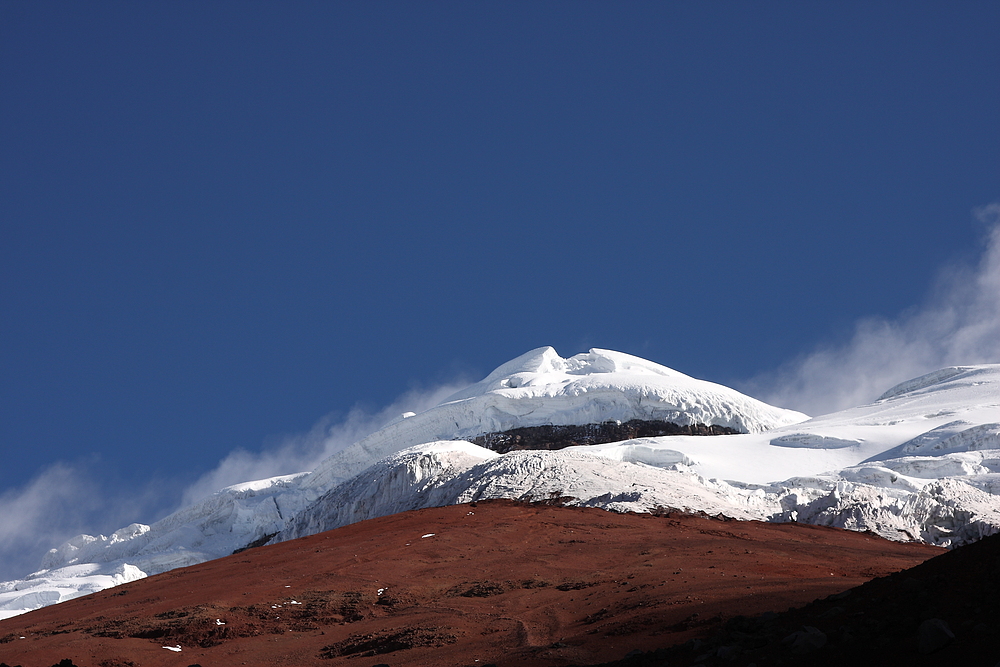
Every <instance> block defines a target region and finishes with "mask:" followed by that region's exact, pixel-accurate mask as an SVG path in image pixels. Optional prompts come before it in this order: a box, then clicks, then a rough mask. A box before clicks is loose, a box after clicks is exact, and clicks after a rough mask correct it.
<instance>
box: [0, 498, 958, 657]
mask: <svg viewBox="0 0 1000 667" xmlns="http://www.w3.org/2000/svg"><path fill="white" fill-rule="evenodd" d="M428 534H433V535H432V536H430V537H424V536H425V535H428ZM941 552H942V550H941V549H936V548H933V547H928V546H924V545H919V544H900V543H896V542H888V541H885V540H882V539H879V538H877V537H875V536H872V535H866V534H861V533H852V532H848V531H841V530H835V529H830V528H820V527H815V526H806V525H798V524H766V523H756V522H737V521H721V520H716V519H710V518H707V517H697V516H688V515H668V516H650V515H635V514H625V515H622V514H612V513H608V512H605V511H603V510H596V509H578V508H564V507H553V506H547V505H538V504H533V505H527V504H517V503H513V502H507V501H491V502H480V503H478V505H457V506H452V507H442V508H434V509H427V510H420V511H416V512H407V513H403V514H397V515H394V516H389V517H383V518H380V519H374V520H371V521H365V522H362V523H358V524H354V525H351V526H346V527H344V528H340V529H337V530H334V531H330V532H327V533H322V534H319V535H313V536H310V537H305V538H302V539H299V540H295V541H292V542H287V543H284V544H278V545H275V546H271V547H261V548H258V549H252V550H249V551H246V552H243V553H240V554H236V555H234V556H230V557H227V558H222V559H219V560H215V561H211V562H208V563H203V564H201V565H196V566H194V567H189V568H183V569H179V570H174V571H171V572H167V573H164V574H161V575H157V576H154V577H149V578H147V579H143V580H141V581H137V582H133V583H130V584H126V585H123V586H119V587H117V588H114V589H109V590H106V591H101V592H99V593H95V594H93V595H90V596H87V597H84V598H79V599H77V600H71V601H69V602H65V603H62V604H59V605H54V606H51V607H46V608H44V609H39V610H37V611H34V612H31V613H28V614H24V615H22V616H17V617H14V618H11V619H8V620H6V621H3V622H0V661H3V662H6V663H8V664H10V665H18V664H20V665H24V667H48V666H49V665H52V664H54V663H57V662H59V661H60V660H63V659H66V658H69V659H71V660H72V661H73V662H74V664H76V665H78V666H79V667H126V666H131V665H142V666H143V667H157V666H160V665H162V666H171V667H173V666H178V667H185V666H187V665H194V664H199V665H203V666H204V667H228V666H230V665H317V666H320V665H321V666H323V667H335V666H337V665H350V666H356V667H371V666H372V665H376V664H380V663H386V664H390V665H393V666H396V665H412V666H417V667H419V666H428V667H430V666H434V667H447V666H449V665H455V666H459V665H461V666H469V667H473V666H480V667H482V666H485V665H488V664H495V665H502V666H504V667H515V666H520V665H540V666H548V665H551V666H557V665H570V664H594V663H598V662H604V661H609V660H614V659H619V658H621V657H623V656H625V655H626V654H628V653H629V652H631V651H634V650H640V651H650V650H653V649H656V648H660V647H664V646H670V645H675V644H679V643H682V642H685V641H687V640H690V639H692V638H695V637H705V636H708V635H709V634H710V633H711V632H712V631H716V630H718V629H719V628H720V627H722V626H723V623H724V622H725V621H726V620H727V619H729V618H732V617H734V616H737V615H744V616H751V615H756V614H760V613H762V612H765V611H769V610H785V609H788V608H789V607H792V606H800V605H803V604H806V603H808V602H810V601H813V600H815V599H817V598H823V597H826V596H828V595H830V594H834V593H838V592H841V591H844V590H847V589H849V588H852V587H854V586H858V585H859V584H862V583H864V582H865V581H867V580H869V579H871V578H873V577H878V576H882V575H886V574H889V573H891V572H896V571H898V570H902V569H904V568H908V567H911V566H913V565H916V564H918V563H921V562H923V561H925V560H927V559H928V558H931V557H933V556H936V555H938V554H940V553H941ZM380 589H382V592H381V594H380V593H379V590H380ZM217 619H218V622H222V623H224V624H225V625H219V624H218V622H217ZM21 637H23V639H21ZM177 645H180V647H181V649H182V650H181V651H180V652H173V651H169V650H166V649H164V648H162V647H164V646H177Z"/></svg>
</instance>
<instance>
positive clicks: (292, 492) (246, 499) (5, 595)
mask: <svg viewBox="0 0 1000 667" xmlns="http://www.w3.org/2000/svg"><path fill="white" fill-rule="evenodd" d="M630 419H647V420H648V419H663V420H666V421H672V422H675V423H679V424H695V423H704V424H716V425H721V426H729V427H732V428H734V429H738V430H740V431H743V432H744V433H743V434H742V435H731V436H712V437H706V436H672V437H658V438H639V439H635V440H628V441H625V442H618V443H608V444H602V445H593V446H580V447H571V448H567V449H563V450H559V451H515V452H511V453H508V454H505V455H502V456H501V455H498V454H497V453H495V452H493V451H490V450H488V449H485V448H483V447H479V446H477V445H475V444H472V443H471V442H468V441H467V439H469V438H473V437H475V436H477V435H481V434H485V433H490V432H496V431H503V430H509V429H511V428H517V427H524V426H538V425H547V424H552V425H578V424H591V423H599V422H604V421H609V420H620V421H627V420H630ZM996 494H1000V365H985V366H963V367H954V368H948V369H942V370H940V371H936V372H935V373H931V374H928V375H926V376H923V377H920V378H915V379H913V380H910V381H908V382H904V383H902V384H900V385H897V386H896V387H893V388H891V389H889V390H888V391H886V392H885V394H883V396H882V397H880V398H879V399H878V400H877V401H875V402H874V403H871V404H868V405H863V406H858V407H856V408H851V409H849V410H844V411H842V412H838V413H834V414H830V415H824V416H821V417H817V418H814V419H808V418H807V417H806V416H805V415H802V414H800V413H796V412H792V411H788V410H783V409H781V408H776V407H773V406H769V405H766V404H764V403H761V402H760V401H756V400H755V399H752V398H749V397H747V396H744V395H742V394H740V393H738V392H736V391H734V390H731V389H728V388H726V387H722V386H720V385H716V384H712V383H709V382H704V381H702V380H696V379H694V378H690V377H688V376H686V375H683V374H681V373H678V372H676V371H673V370H671V369H669V368H666V367H663V366H660V365H658V364H654V363H652V362H649V361H645V360H643V359H639V358H637V357H633V356H630V355H627V354H622V353H618V352H611V351H607V350H596V349H595V350H591V351H590V352H589V353H585V354H579V355H576V356H574V357H570V358H568V359H563V358H561V357H559V356H558V355H557V354H556V352H555V350H553V349H552V348H539V349H537V350H533V351H531V352H529V353H527V354H525V355H522V356H521V357H518V358H517V359H514V360H513V361H510V362H508V363H506V364H504V365H503V366H501V367H500V368H498V369H497V370H495V371H494V372H493V373H491V374H490V375H489V376H487V377H486V378H485V379H484V380H482V381H481V382H479V383H476V384H475V385H472V386H471V387H469V388H468V389H466V390H463V391H462V392H459V393H458V394H455V395H454V396H452V397H450V398H448V399H447V400H445V401H444V402H442V403H441V404H440V405H438V406H436V407H434V408H432V409H430V410H427V411H425V412H422V413H419V414H413V413H404V414H403V415H401V416H400V417H399V418H398V419H397V420H396V421H394V422H393V423H390V424H389V425H387V426H385V427H384V428H382V429H380V430H379V431H377V432H375V433H373V434H372V435H370V436H368V437H366V438H364V439H363V440H361V441H359V442H358V443H357V444H355V445H353V446H351V447H349V448H347V449H346V450H343V451H342V452H340V453H338V454H336V455H334V456H332V457H330V458H329V459H327V460H326V461H324V462H323V463H322V464H320V466H319V467H318V468H317V469H316V470H314V471H312V472H311V473H301V474H299V475H291V476H285V477H277V478H272V479H267V480H257V481H252V482H246V483H243V484H237V485H234V486H231V487H228V488H226V489H222V490H220V491H218V492H217V493H215V494H213V495H211V496H209V497H208V498H205V499H204V500H202V501H200V502H199V503H196V504H195V505H193V506H191V507H187V508H184V509H182V510H180V511H178V512H175V513H174V514H171V515H170V516H168V517H166V518H164V519H161V520H160V521H157V522H156V523H154V524H152V525H149V526H147V525H143V524H132V525H130V526H127V527H125V528H122V529H121V530H118V531H116V532H114V533H113V534H111V535H110V536H89V535H80V536H77V537H75V538H73V539H72V540H69V541H68V542H66V543H65V544H63V545H61V546H59V547H57V548H55V549H53V550H52V551H50V552H49V554H47V555H46V557H45V559H44V561H43V563H42V569H41V570H39V571H38V572H35V573H33V574H31V575H28V576H27V577H25V578H24V579H21V580H17V581H11V582H4V583H0V617H6V616H11V615H14V614H17V613H21V612H23V611H26V610H29V609H33V608H37V607H40V606H44V605H47V604H52V603H55V602H59V601H62V600H66V599H70V598H72V597H77V596H79V595H85V594H87V593H89V592H93V591H96V590H100V589H102V588H107V587H109V586H114V585H118V584H121V583H126V582H128V581H134V580H135V579H138V578H141V577H144V576H146V575H148V574H154V573H157V572H163V571H166V570H169V569H172V568H175V567H180V566H184V565H190V564H194V563H199V562H202V561H205V560H208V559H211V558H217V557H219V556H224V555H228V554H229V553H232V551H234V550H235V549H237V548H241V547H245V546H247V545H248V544H249V543H251V542H255V541H260V540H262V539H264V538H266V537H267V536H270V535H272V534H277V536H276V537H274V538H273V540H272V541H279V540H285V539H291V538H294V537H299V536H302V535H308V534H312V533H315V532H319V531H322V530H327V529H330V528H334V527H337V526H341V525H345V524H348V523H352V522H355V521H360V520H363V519H368V518H372V517H377V516H382V515H386V514H391V513H395V512H401V511H406V510H410V509H418V508H422V507H432V506H440V505H447V504H453V503H461V502H468V501H474V500H482V499H486V498H514V499H523V500H528V499H531V500H536V501H539V500H541V501H548V502H561V503H566V504H570V505H579V506H590V507H601V508H605V509H608V510H613V511H640V512H643V511H647V512H648V511H654V510H657V509H660V508H677V509H682V510H687V511H703V512H707V513H709V514H718V513H723V514H726V515H728V516H731V517H734V518H738V519H762V520H771V521H788V520H797V521H804V522H810V523H817V524H823V525H835V526H842V527H845V528H851V529H857V530H873V531H875V532H878V533H880V534H882V535H885V536H887V537H890V538H893V539H919V540H923V541H926V542H929V543H933V544H944V545H948V544H960V543H963V542H967V541H970V540H974V539H978V538H979V537H981V536H983V535H988V534H991V533H994V532H997V531H998V530H1000V502H998V497H997V495H996ZM430 536H432V534H430V533H429V534H427V535H424V536H423V537H430Z"/></svg>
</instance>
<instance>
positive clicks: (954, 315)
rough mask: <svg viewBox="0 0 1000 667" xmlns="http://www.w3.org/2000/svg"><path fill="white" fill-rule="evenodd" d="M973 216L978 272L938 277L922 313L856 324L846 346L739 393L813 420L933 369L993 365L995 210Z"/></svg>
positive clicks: (998, 305)
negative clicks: (980, 244) (979, 237)
mask: <svg viewBox="0 0 1000 667" xmlns="http://www.w3.org/2000/svg"><path fill="white" fill-rule="evenodd" d="M973 214H974V215H975V217H976V218H977V219H978V220H979V221H980V223H982V224H983V226H984V229H985V235H984V248H983V252H982V255H981V257H980V258H979V262H978V264H977V265H975V266H959V267H951V268H948V269H945V270H943V271H942V272H941V275H940V276H939V279H938V282H937V285H936V287H935V289H934V290H933V291H932V294H931V295H930V296H929V297H928V299H927V301H926V303H924V304H923V305H922V306H919V307H916V308H912V309H910V310H908V311H906V312H904V313H903V314H901V315H900V316H898V317H896V318H894V319H886V318H878V317H871V318H866V319H863V320H861V321H859V322H858V323H857V324H856V326H855V330H854V334H853V336H852V337H851V339H850V340H849V341H848V342H847V343H845V344H842V345H839V346H830V347H826V348H822V349H818V350H816V351H814V352H812V353H811V354H808V355H804V356H803V357H801V358H799V359H796V360H794V361H791V362H789V363H787V364H786V365H784V366H783V367H782V368H780V369H778V370H777V371H775V372H773V373H768V374H764V375H761V376H758V377H756V378H754V379H753V380H751V381H749V382H747V383H746V384H745V386H744V387H743V389H744V390H745V391H747V392H748V393H750V394H752V395H754V396H756V397H758V398H760V399H762V400H764V401H767V402H769V403H772V404H775V405H780V406H783V407H789V408H794V409H796V410H801V411H803V412H805V413H807V414H811V415H819V414H824V413H829V412H833V411H836V410H841V409H844V408H848V407H851V406H854V405H861V404H864V403H868V402H871V401H873V400H875V399H876V398H878V397H879V395H881V394H882V393H883V392H884V391H885V390H886V389H889V388H890V387H892V386H893V385H895V384H897V383H899V382H902V381H903V380H907V379H910V378H913V377H917V376H919V375H923V374H924V373H928V372H930V371H933V370H937V369H938V368H943V367H946V366H956V365H963V364H982V363H1000V203H992V204H988V205H986V206H983V207H980V208H977V209H976V210H975V211H973Z"/></svg>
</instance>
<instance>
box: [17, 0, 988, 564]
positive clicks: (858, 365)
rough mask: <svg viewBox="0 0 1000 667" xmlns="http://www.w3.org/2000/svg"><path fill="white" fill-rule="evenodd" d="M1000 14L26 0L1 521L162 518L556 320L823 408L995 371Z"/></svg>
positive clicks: (488, 365)
mask: <svg viewBox="0 0 1000 667" xmlns="http://www.w3.org/2000/svg"><path fill="white" fill-rule="evenodd" d="M998 27H1000V5H998V4H997V3H995V2H963V3H949V2H935V3H923V2H915V3H907V4H906V6H905V8H904V7H903V6H902V5H900V4H899V3H896V2H838V3H799V2H770V3H746V2H684V3H681V2H651V3H646V2H629V3H611V2H606V3H592V2H579V1H575V2H548V3H535V2H505V3H496V2H478V3H467V2H455V3H448V2H434V3H427V2H424V3H419V2H407V3H402V2H399V3H397V2H363V3H361V2H358V3H354V2H342V3H333V2H290V3H256V2H221V1H220V2H214V3H200V2H171V3H130V2H103V3H75V2H65V3H56V2H37V1H33V2H13V1H10V0H3V1H2V2H0V92H2V94H0V448H2V452H3V456H4V465H3V466H0V507H2V508H3V509H4V512H3V514H5V515H6V516H7V517H8V518H6V519H3V520H0V535H4V536H9V535H13V534H15V533H18V531H21V532H23V531H25V530H28V528H26V526H37V524H38V521H39V520H42V521H44V523H45V525H46V526H47V527H48V528H47V529H46V530H41V529H36V531H35V533H32V537H31V539H30V540H28V541H24V540H22V541H21V542H18V543H17V544H16V546H17V548H18V549H19V550H20V552H23V553H28V554H29V555H30V556H31V560H32V562H34V561H35V560H36V556H35V555H34V553H35V552H36V551H37V550H38V549H40V548H42V547H43V546H44V547H47V546H52V545H51V544H48V542H46V540H53V539H63V538H64V536H66V535H67V534H73V533H74V532H78V531H79V530H91V531H98V530H103V531H108V530H112V529H114V528H116V527H118V526H120V525H123V524H124V523H127V522H129V521H132V520H142V521H146V522H148V521H151V520H154V519H156V518H158V517H159V516H162V514H163V513H164V512H166V511H169V510H170V509H173V508H174V507H176V505H177V503H178V502H180V501H181V499H182V497H186V496H184V491H185V489H187V490H188V492H189V493H188V495H190V492H191V489H192V488H203V487H205V484H207V483H208V482H210V481H217V480H222V479H224V478H225V475H221V476H216V477H212V476H211V475H212V471H213V470H214V471H218V470H219V468H218V466H219V462H220V461H222V460H225V461H230V462H232V461H234V460H235V459H234V458H233V456H234V455H232V454H231V453H232V452H234V451H237V450H241V449H242V450H245V451H243V452H242V453H239V454H238V455H235V456H236V458H240V457H243V458H242V459H241V460H243V461H244V462H247V461H248V462H249V463H248V465H247V469H248V470H254V471H259V470H263V469H266V468H267V466H268V465H271V464H273V465H274V466H276V467H278V468H280V467H281V465H282V457H283V456H284V455H285V454H289V456H288V457H287V458H288V459H289V460H288V461H286V462H285V464H287V465H292V464H293V463H295V462H297V459H296V457H295V456H294V455H292V454H294V453H295V452H298V453H299V454H302V456H303V457H305V458H303V459H302V460H306V459H307V458H308V453H309V452H310V451H312V450H310V449H309V447H310V446H311V445H309V438H310V437H311V436H310V435H309V433H310V430H311V429H313V428H314V426H315V425H317V424H318V423H320V426H319V428H320V430H322V429H327V431H329V429H334V430H336V431H337V432H338V433H340V434H341V436H342V437H343V438H348V439H349V438H350V437H352V436H353V435H355V434H357V433H360V432H362V431H363V430H364V429H365V428H369V427H371V426H372V425H373V424H375V423H377V421H378V419H380V418H381V417H382V416H384V415H385V414H389V413H391V412H392V411H393V410H395V409H397V408H399V407H402V406H404V405H420V404H422V402H426V401H427V400H429V399H428V396H433V395H436V394H435V393H434V392H435V391H437V390H438V389H439V388H440V387H441V386H443V385H450V384H454V383H457V382H461V381H462V380H463V379H464V380H475V379H478V378H480V377H481V376H483V375H484V374H486V373H487V372H489V371H490V370H491V369H492V368H493V367H495V366H497V365H499V364H500V363H502V362H504V361H506V360H508V359H510V358H512V357H514V356H517V355H519V354H521V353H523V352H525V351H527V350H529V349H532V348H534V347H538V346H541V345H553V346H555V347H556V349H557V350H558V351H559V352H560V353H561V354H563V355H564V356H568V355H571V354H575V353H577V352H582V351H585V350H586V349H588V348H589V347H604V348H610V349H615V350H620V351H624V352H629V353H632V354H637V355H639V356H643V357H645V358H648V359H652V360H654V361H657V362H659V363H662V364H664V365H667V366H670V367H672V368H675V369H677V370H680V371H682V372H685V373H688V374H690V375H694V376H696V377H700V378H704V379H708V380H713V381H716V382H721V383H723V384H728V385H730V386H736V387H738V388H742V389H745V390H753V393H755V394H756V395H758V396H759V397H761V398H765V399H767V398H779V399H781V400H782V401H783V402H785V403H786V404H787V405H789V406H790V407H799V408H802V409H810V410H813V411H815V410H817V409H824V408H825V409H833V408H835V407H838V406H839V405H840V404H842V403H843V402H844V401H848V400H853V399H854V398H855V394H851V393H850V391H847V390H845V387H847V386H851V387H853V388H854V389H857V388H858V387H859V386H860V387H861V389H863V390H864V392H868V393H867V394H864V393H863V392H862V394H861V395H864V396H866V399H867V398H874V397H875V395H877V393H878V391H880V390H881V389H884V388H887V387H886V386H881V384H879V383H883V384H884V383H886V382H888V383H889V384H891V383H893V382H895V381H897V380H901V379H905V378H906V377H910V376H911V374H913V373H914V372H923V369H925V367H928V366H934V365H935V364H943V363H970V362H984V361H1000V352H998V349H1000V348H998V347H997V341H1000V326H998V325H997V323H998V322H1000V311H996V312H994V311H993V310H991V309H993V308H994V307H995V306H996V304H995V303H994V302H993V301H991V299H990V296H991V294H992V292H991V289H990V286H991V285H994V283H992V282H991V280H993V278H994V277H995V275H994V270H995V267H994V263H993V260H994V259H995V257H996V256H997V255H998V253H1000V240H998V239H997V238H996V236H995V235H991V234H993V230H994V229H995V226H996V224H997V209H996V206H995V203H996V202H998V201H1000V159H998V156H1000V150H998V149H1000V123H998V122H997V120H996V119H997V118H998V117H1000V43H998V41H997V40H996V34H997V29H998ZM997 275H1000V274H997ZM995 284H996V285H1000V282H996V283H995ZM959 302H960V303H961V307H956V305H955V304H956V303H959ZM932 339H933V340H932ZM939 341H947V342H946V343H939ZM970 341H971V342H970ZM995 353H996V354H995ZM959 356H960V357H961V358H957V357H959ZM873 358H877V363H875V362H873V361H872V359H873ZM874 366H877V367H878V368H877V370H878V372H871V373H867V375H869V376H870V377H867V382H866V383H860V382H855V380H854V378H856V377H857V375H858V373H859V372H860V373H865V372H866V371H868V370H870V369H872V368H873V367H874ZM926 370H930V368H926ZM834 376H836V377H834ZM831 378H834V380H836V381H834V380H831ZM824 382H826V384H824ZM869 385H870V386H869ZM875 387H878V388H879V389H878V390H876V389H874V388H875ZM845 391H847V393H844V392H845ZM872 391H874V392H875V395H871V392H872ZM408 392H409V393H408ZM838 392H839V393H838ZM404 395H405V397H404V398H402V399H401V398H400V397H401V396H404ZM796 403H798V404H796ZM387 406H388V407H387ZM321 420H325V421H321ZM338 429H339V430H338ZM312 432H313V433H315V432H316V431H315V430H313V431H312ZM289 443H291V444H289ZM289 447H291V449H289ZM303 452H305V453H303ZM227 457H228V458H227ZM278 472H288V471H286V470H278ZM206 475H208V477H207V478H206ZM199 480H201V481H200V486H198V484H199ZM206 480H208V481H206ZM192 485H195V486H192ZM205 488H207V487H205ZM53 489H58V491H53ZM11 517H14V518H11ZM17 517H21V518H20V519H18V518H17ZM32 517H34V518H32ZM39 517H40V519H39ZM36 519H37V520H36ZM9 539H10V538H9V537H4V539H3V540H0V541H7V543H8V544H11V545H14V544H15V542H12V541H9ZM25 539H27V538H25ZM0 556H3V557H4V558H5V559H6V561H5V562H6V563H7V564H11V563H14V564H15V565H19V564H20V563H19V562H15V561H16V557H15V556H13V555H11V554H9V553H7V554H0ZM11 567H14V565H11ZM4 572H5V570H3V568H0V576H2V575H3V574H4ZM8 574H9V573H8ZM15 574H16V573H15ZM11 576H12V575H11Z"/></svg>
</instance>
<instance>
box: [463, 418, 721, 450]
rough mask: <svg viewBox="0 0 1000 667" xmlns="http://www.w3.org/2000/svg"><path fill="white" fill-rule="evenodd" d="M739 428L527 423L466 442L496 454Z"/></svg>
mask: <svg viewBox="0 0 1000 667" xmlns="http://www.w3.org/2000/svg"><path fill="white" fill-rule="evenodd" d="M738 433H739V431H737V430H736V429H733V428H729V427H728V426H715V425H710V426H706V425H705V424H684V425H682V424H675V423H673V422H668V421H662V420H644V419H630V420H629V421H627V422H620V421H606V422H602V423H600V424H584V425H581V426H555V425H547V426H528V427H524V428H514V429H510V430H509V431H501V432H499V433H486V434H485V435H480V436H477V437H475V438H472V439H471V440H470V441H471V442H473V443H475V444H477V445H479V446H480V447H485V448H486V449H491V450H493V451H494V452H497V453H499V454H506V453H507V452H512V451H517V450H523V449H542V450H555V449H564V448H566V447H575V446H578V445H602V444H605V443H609V442H621V441H623V440H633V439H635V438H655V437H660V436H666V435H735V434H738Z"/></svg>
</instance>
